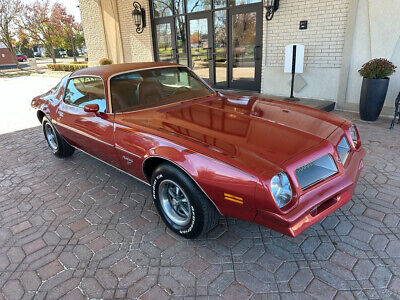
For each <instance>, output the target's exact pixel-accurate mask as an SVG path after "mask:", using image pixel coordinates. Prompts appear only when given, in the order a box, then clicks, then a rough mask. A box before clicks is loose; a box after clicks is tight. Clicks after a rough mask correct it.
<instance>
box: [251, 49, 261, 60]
mask: <svg viewBox="0 0 400 300" xmlns="http://www.w3.org/2000/svg"><path fill="white" fill-rule="evenodd" d="M258 48H261V46H255V47H254V49H253V55H254V60H260V59H261V58H259V57H258V55H257V49H258Z"/></svg>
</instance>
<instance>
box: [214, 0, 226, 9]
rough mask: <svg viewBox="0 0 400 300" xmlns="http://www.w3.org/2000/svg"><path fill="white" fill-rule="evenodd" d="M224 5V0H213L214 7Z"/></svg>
mask: <svg viewBox="0 0 400 300" xmlns="http://www.w3.org/2000/svg"><path fill="white" fill-rule="evenodd" d="M223 7H226V0H214V8H223Z"/></svg>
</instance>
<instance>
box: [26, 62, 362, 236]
mask: <svg viewBox="0 0 400 300" xmlns="http://www.w3.org/2000/svg"><path fill="white" fill-rule="evenodd" d="M32 107H34V108H35V109H37V116H38V118H39V121H40V122H41V123H42V126H43V131H44V136H45V138H46V140H47V142H48V144H49V146H50V149H51V150H52V151H53V153H54V154H55V155H56V156H58V157H67V156H70V155H72V154H73V152H74V150H75V149H79V150H82V151H84V152H86V153H87V154H89V155H91V156H94V157H95V158H97V159H99V160H101V161H103V162H105V163H107V164H109V165H111V166H113V167H116V168H118V169H120V170H122V171H123V172H125V173H128V174H129V175H132V176H134V177H136V178H137V179H139V180H140V181H143V182H145V183H146V184H148V185H150V186H151V189H152V196H153V198H154V202H155V205H156V207H157V209H158V211H159V213H160V215H161V217H162V219H163V220H164V221H165V223H166V224H167V226H168V227H169V228H171V229H172V230H173V231H174V232H176V233H177V234H179V235H182V236H184V237H186V238H195V237H198V236H200V235H201V234H204V233H206V232H207V231H209V230H210V229H212V228H213V227H214V226H215V224H216V223H217V220H218V216H219V214H221V215H225V216H231V217H235V218H239V219H243V220H247V221H251V222H255V223H257V224H261V225H264V226H267V227H269V228H272V229H273V230H276V231H278V232H281V233H283V234H286V235H289V236H292V237H294V236H297V235H299V234H300V233H301V232H302V231H303V230H304V229H306V228H307V227H309V226H311V225H312V224H313V223H315V222H318V221H319V220H321V219H323V218H325V217H326V216H327V215H329V214H330V213H332V212H334V211H335V210H337V209H338V208H339V207H341V206H342V205H344V204H346V203H347V202H349V201H350V200H351V198H352V195H353V192H354V188H355V186H356V184H357V180H358V177H359V174H360V171H361V169H362V168H363V162H362V158H363V157H364V155H365V150H364V149H363V148H362V146H361V141H360V137H359V134H358V131H357V128H356V126H355V125H354V124H352V123H351V122H350V121H348V120H346V119H343V118H341V117H339V116H336V115H333V114H329V113H326V112H322V111H319V110H316V109H312V108H308V107H304V106H301V105H297V104H294V103H287V102H281V101H276V100H270V99H262V98H257V97H244V96H227V95H223V94H220V93H218V92H216V91H214V90H213V89H212V88H210V87H209V86H208V85H207V84H205V83H204V82H203V80H201V79H200V78H199V77H198V76H196V75H195V74H194V73H193V72H192V71H191V70H189V69H188V68H186V67H183V66H181V65H176V64H169V63H131V64H116V65H109V66H101V67H93V68H87V69H82V70H78V71H75V72H74V73H72V74H71V75H69V76H67V77H64V78H63V79H62V80H61V82H60V83H59V84H58V85H57V86H56V87H54V88H53V89H52V90H50V91H49V92H47V93H46V94H44V95H41V96H38V97H36V98H34V99H33V101H32Z"/></svg>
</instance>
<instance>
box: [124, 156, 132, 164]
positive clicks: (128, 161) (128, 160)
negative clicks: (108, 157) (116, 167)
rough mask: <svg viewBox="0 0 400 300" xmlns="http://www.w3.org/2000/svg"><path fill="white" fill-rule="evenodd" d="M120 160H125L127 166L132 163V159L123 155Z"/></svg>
mask: <svg viewBox="0 0 400 300" xmlns="http://www.w3.org/2000/svg"><path fill="white" fill-rule="evenodd" d="M122 158H123V159H125V160H126V163H127V164H128V165H130V164H131V163H133V159H130V158H129V157H126V156H125V155H124V156H122Z"/></svg>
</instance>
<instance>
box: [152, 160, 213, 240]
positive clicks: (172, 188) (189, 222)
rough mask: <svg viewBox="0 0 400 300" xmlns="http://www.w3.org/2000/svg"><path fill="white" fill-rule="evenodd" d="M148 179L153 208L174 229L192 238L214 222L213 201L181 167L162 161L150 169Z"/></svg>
mask: <svg viewBox="0 0 400 300" xmlns="http://www.w3.org/2000/svg"><path fill="white" fill-rule="evenodd" d="M151 183H152V194H153V199H154V203H155V205H156V207H157V210H158V212H159V213H160V215H161V217H162V219H163V221H164V222H165V224H166V225H167V226H168V227H169V228H170V229H171V230H172V231H174V232H175V233H177V234H179V235H181V236H183V237H185V238H189V239H194V238H197V237H199V236H201V235H203V234H205V233H207V232H208V231H209V230H211V229H212V228H213V227H215V225H216V224H217V221H218V213H217V211H216V209H215V207H214V205H213V204H212V203H211V202H210V200H209V199H208V198H207V197H206V196H205V195H204V193H203V192H202V191H201V190H200V189H199V187H198V186H197V185H196V184H195V183H194V182H193V180H192V179H191V178H190V177H188V176H187V175H186V174H185V173H184V172H182V170H180V169H178V168H177V167H175V166H173V165H171V164H169V163H162V164H161V165H159V166H158V167H157V168H156V169H155V171H154V172H153V175H152V180H151Z"/></svg>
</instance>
